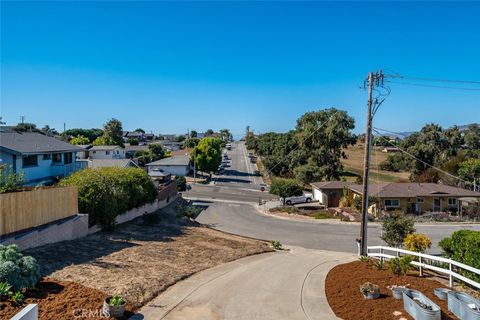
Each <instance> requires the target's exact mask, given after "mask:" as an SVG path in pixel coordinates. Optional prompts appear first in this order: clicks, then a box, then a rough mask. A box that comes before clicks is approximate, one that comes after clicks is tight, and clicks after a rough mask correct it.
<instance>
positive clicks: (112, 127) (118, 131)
mask: <svg viewBox="0 0 480 320" xmlns="http://www.w3.org/2000/svg"><path fill="white" fill-rule="evenodd" d="M103 136H104V137H105V138H107V139H109V141H112V142H113V144H115V145H118V146H122V147H123V128H122V123H121V122H120V121H119V120H117V119H115V118H112V119H111V120H109V121H108V122H107V123H105V124H104V126H103Z"/></svg>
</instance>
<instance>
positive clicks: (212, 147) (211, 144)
mask: <svg viewBox="0 0 480 320" xmlns="http://www.w3.org/2000/svg"><path fill="white" fill-rule="evenodd" d="M191 159H192V161H194V162H195V166H196V168H197V170H199V171H203V172H213V171H217V169H218V166H219V165H220V163H221V162H222V141H221V140H220V139H217V138H212V137H207V138H203V139H201V140H200V142H199V143H198V145H197V146H196V147H195V148H194V150H193V152H192V153H191Z"/></svg>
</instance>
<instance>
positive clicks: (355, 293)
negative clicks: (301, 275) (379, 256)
mask: <svg viewBox="0 0 480 320" xmlns="http://www.w3.org/2000/svg"><path fill="white" fill-rule="evenodd" d="M367 281H368V282H372V283H374V284H376V285H378V286H379V287H380V293H381V296H380V298H378V299H375V300H365V299H364V298H363V295H362V293H361V292H360V285H361V284H363V283H365V282H367ZM406 284H409V286H408V287H409V288H411V289H415V290H418V291H421V292H422V293H423V294H425V295H426V296H427V297H428V298H430V300H432V301H433V302H435V303H436V304H437V305H438V306H439V307H440V308H441V309H442V313H443V317H442V319H444V320H449V319H457V318H456V317H455V316H454V315H453V314H452V313H451V312H449V311H448V306H447V301H442V300H440V299H438V298H437V296H436V295H435V294H434V293H433V289H435V288H444V287H445V285H443V284H441V283H440V282H438V281H435V280H429V279H425V278H420V277H418V276H415V275H406V276H396V275H394V274H392V273H391V272H389V271H387V270H378V269H377V268H376V267H375V266H374V265H373V263H371V262H369V263H366V262H360V261H354V262H350V263H346V264H342V265H338V266H336V267H335V268H333V269H332V270H330V272H329V273H328V275H327V279H326V283H325V291H326V294H327V300H328V303H329V304H330V307H331V308H332V310H333V312H335V314H336V315H337V317H340V318H342V319H345V320H350V319H352V320H362V319H368V320H385V319H396V320H399V319H400V318H401V317H404V318H407V319H412V317H410V316H409V315H408V313H407V312H406V311H405V310H404V309H403V300H396V299H394V298H393V296H392V292H391V291H390V289H388V288H387V286H391V285H402V286H403V285H406ZM394 311H400V312H402V314H401V315H399V316H394V315H393V312H394Z"/></svg>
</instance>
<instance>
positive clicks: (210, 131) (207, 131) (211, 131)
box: [205, 129, 213, 136]
mask: <svg viewBox="0 0 480 320" xmlns="http://www.w3.org/2000/svg"><path fill="white" fill-rule="evenodd" d="M212 134H213V130H212V129H207V130H206V131H205V136H211V135H212Z"/></svg>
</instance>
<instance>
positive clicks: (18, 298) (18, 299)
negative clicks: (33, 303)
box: [10, 291, 25, 305]
mask: <svg viewBox="0 0 480 320" xmlns="http://www.w3.org/2000/svg"><path fill="white" fill-rule="evenodd" d="M10 298H11V299H12V301H13V303H15V304H16V305H21V304H22V303H23V300H25V296H24V295H23V293H21V292H20V291H17V292H15V293H14V294H12V295H11V296H10Z"/></svg>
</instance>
